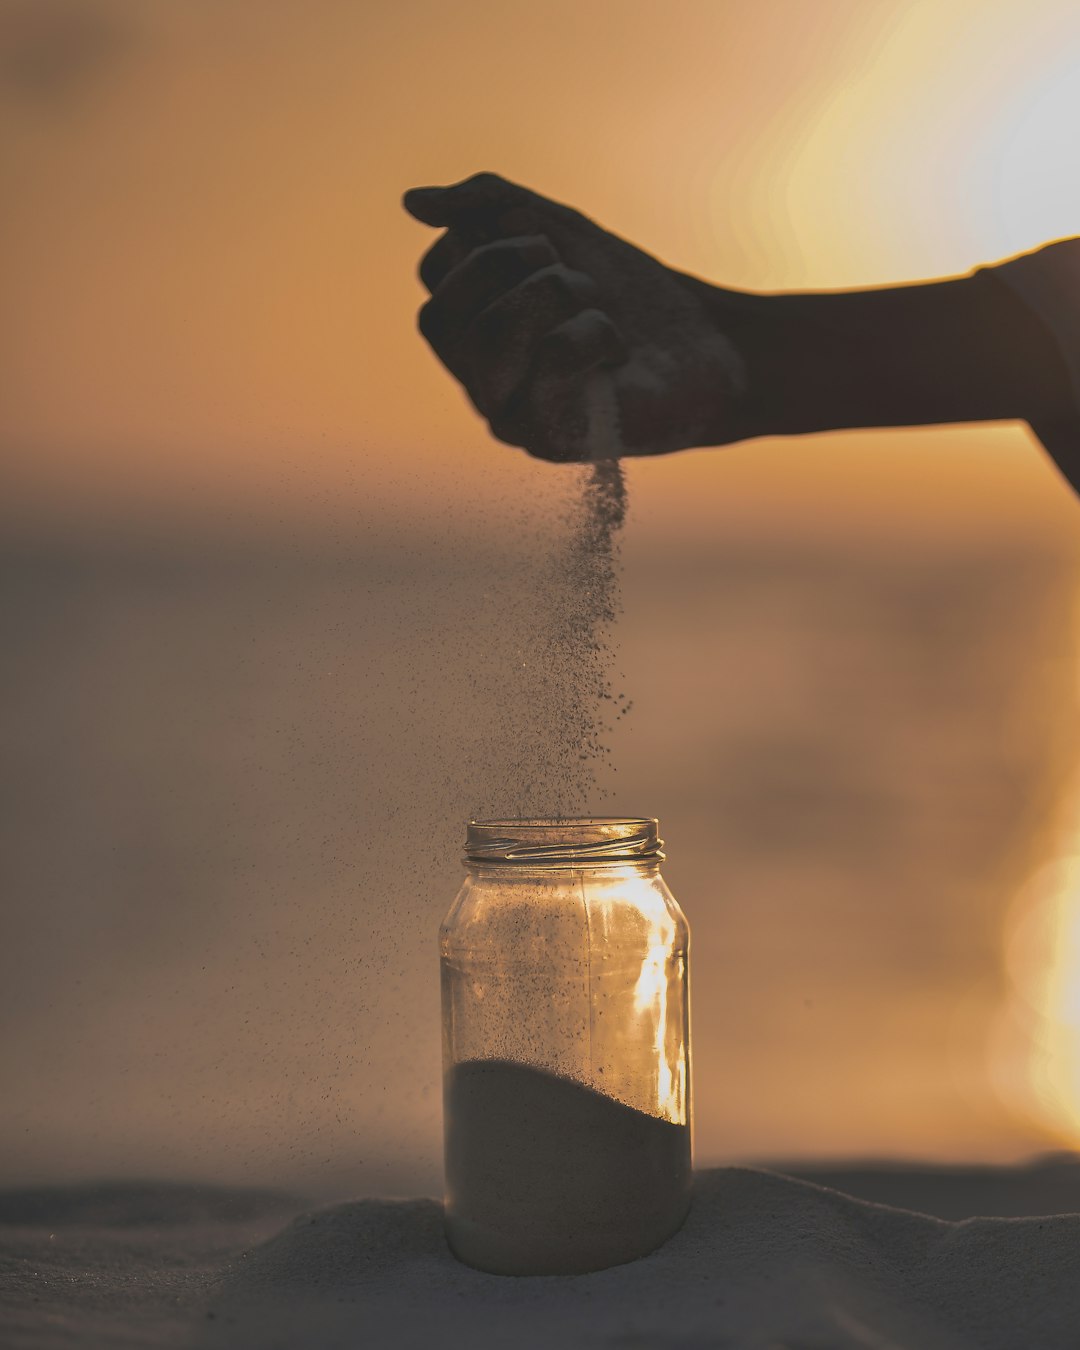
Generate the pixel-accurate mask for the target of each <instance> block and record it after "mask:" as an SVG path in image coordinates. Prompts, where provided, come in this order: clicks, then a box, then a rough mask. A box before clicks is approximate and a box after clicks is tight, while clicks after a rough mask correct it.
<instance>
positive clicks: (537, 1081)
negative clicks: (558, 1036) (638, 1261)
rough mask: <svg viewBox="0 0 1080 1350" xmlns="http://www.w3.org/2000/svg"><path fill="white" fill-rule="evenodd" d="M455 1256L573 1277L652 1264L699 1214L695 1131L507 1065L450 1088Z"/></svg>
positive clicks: (469, 1072)
mask: <svg viewBox="0 0 1080 1350" xmlns="http://www.w3.org/2000/svg"><path fill="white" fill-rule="evenodd" d="M445 1111H446V1222H447V1236H448V1238H449V1241H450V1245H451V1247H452V1248H453V1250H454V1252H455V1254H456V1255H457V1256H458V1257H460V1258H461V1259H462V1260H463V1261H466V1262H467V1263H468V1264H469V1265H473V1266H478V1267H479V1268H480V1269H481V1270H487V1271H492V1272H494V1273H496V1274H504V1275H522V1274H529V1275H574V1274H582V1273H584V1272H585V1271H590V1270H601V1269H603V1268H604V1267H606V1266H613V1265H617V1264H620V1263H621V1262H624V1261H632V1260H634V1258H635V1257H639V1256H644V1255H645V1254H646V1253H647V1252H650V1251H653V1250H655V1248H656V1247H658V1246H660V1244H661V1243H663V1242H665V1241H666V1240H667V1239H668V1238H669V1237H671V1235H672V1234H673V1233H675V1232H676V1231H677V1230H678V1229H679V1227H680V1226H681V1224H682V1222H683V1220H684V1219H685V1217H686V1214H687V1210H688V1209H689V1206H690V1185H691V1171H690V1130H689V1127H688V1126H686V1125H676V1124H674V1123H673V1122H671V1121H669V1120H663V1119H661V1118H660V1117H659V1116H652V1115H648V1114H646V1113H645V1112H644V1111H638V1110H635V1109H634V1108H633V1107H631V1106H626V1105H624V1104H623V1103H622V1102H618V1101H615V1100H614V1099H613V1098H611V1097H607V1096H605V1095H604V1094H602V1093H600V1092H596V1091H594V1090H593V1089H592V1088H588V1087H585V1086H583V1085H582V1084H580V1083H575V1082H572V1081H571V1080H570V1079H568V1078H560V1077H556V1076H555V1075H554V1074H550V1073H545V1072H543V1071H542V1070H539V1069H533V1068H528V1067H526V1066H525V1065H523V1064H511V1063H509V1062H507V1061H505V1060H495V1059H486V1060H469V1061H466V1062H465V1063H463V1064H458V1065H456V1066H455V1067H454V1068H453V1070H452V1071H451V1072H450V1074H449V1076H448V1079H447V1083H446V1095H445Z"/></svg>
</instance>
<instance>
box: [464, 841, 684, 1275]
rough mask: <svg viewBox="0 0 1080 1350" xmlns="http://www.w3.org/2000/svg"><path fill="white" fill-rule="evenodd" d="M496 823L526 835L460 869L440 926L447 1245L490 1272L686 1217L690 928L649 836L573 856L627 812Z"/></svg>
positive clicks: (560, 1263) (593, 1253)
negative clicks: (637, 850) (602, 817)
mask: <svg viewBox="0 0 1080 1350" xmlns="http://www.w3.org/2000/svg"><path fill="white" fill-rule="evenodd" d="M647 823H648V824H649V825H650V826H651V827H652V837H653V843H654V844H655V843H656V840H655V822H647ZM499 824H500V825H502V826H503V827H504V829H506V830H507V831H508V833H507V834H506V839H505V840H503V841H500V842H507V841H514V840H519V839H520V838H521V836H522V835H524V840H525V842H524V844H523V845H519V846H518V847H517V849H516V851H515V850H513V849H508V850H507V851H508V852H511V853H513V856H512V857H507V858H505V859H501V858H499V857H498V856H490V855H489V856H483V857H481V858H475V857H474V858H473V859H472V860H471V861H470V862H469V864H468V865H469V876H468V879H467V880H466V882H465V884H464V886H463V887H462V889H461V891H460V893H459V894H458V896H457V899H456V900H455V902H454V904H453V906H452V908H451V910H450V913H449V914H448V915H447V918H446V920H445V922H444V923H443V926H442V929H441V931H440V948H441V958H442V993H443V1070H444V1121H445V1144H446V1153H445V1161H446V1187H445V1212H446V1230H447V1238H448V1241H449V1243H450V1246H451V1248H452V1250H453V1251H454V1252H455V1254H456V1255H457V1256H458V1257H459V1258H460V1259H462V1260H463V1261H465V1262H467V1263H468V1264H470V1265H474V1266H477V1267H479V1268H480V1269H483V1270H489V1271H494V1272H496V1273H500V1274H577V1273H582V1272H584V1271H588V1270H599V1269H602V1268H604V1267H606V1266H611V1265H616V1264H619V1263H620V1262H623V1261H629V1260H632V1259H634V1258H635V1257H638V1256H642V1255H645V1254H646V1253H647V1252H649V1251H652V1250H654V1249H655V1248H656V1247H658V1246H659V1245H660V1244H661V1243H662V1242H664V1241H665V1240H666V1239H667V1238H668V1237H670V1236H671V1235H672V1234H673V1233H674V1232H676V1231H677V1230H678V1228H679V1227H680V1226H681V1224H682V1222H683V1220H684V1219H685V1217H686V1213H687V1211H688V1209H689V1204H690V1191H691V1181H692V1177H691V1151H690V1060H689V987H688V983H689V982H688V957H689V929H688V926H687V923H686V919H685V917H684V916H683V914H682V911H681V910H680V909H679V906H678V905H677V904H676V902H675V900H674V898H673V896H672V895H671V893H670V891H669V890H668V889H667V887H666V885H665V884H664V881H663V879H662V877H661V876H660V870H659V859H658V856H657V850H656V849H655V848H654V849H653V850H652V852H651V853H650V852H648V851H646V852H644V854H639V855H635V854H633V853H626V852H624V853H623V854H622V855H620V853H619V847H620V841H619V839H618V838H616V839H615V840H614V843H613V844H612V846H611V847H610V848H609V849H608V850H607V852H606V853H605V852H604V849H603V846H602V845H601V848H600V851H599V855H598V853H597V852H596V851H593V852H590V851H589V846H590V841H592V840H593V838H594V837H595V835H596V833H597V827H598V826H609V827H610V826H616V825H618V826H625V825H627V824H633V825H635V826H640V825H641V824H642V822H629V823H628V822H596V821H588V822H558V824H557V825H555V824H549V823H545V822H500V823H499ZM530 827H531V834H530ZM541 830H543V831H546V832H547V836H548V837H549V838H550V837H551V836H552V835H554V836H555V843H554V844H549V843H548V844H541V845H539V846H535V847H531V845H535V837H536V835H537V832H538V831H541ZM615 833H616V834H617V833H618V832H617V831H615ZM624 833H625V831H624ZM639 833H640V831H639ZM564 837H568V838H569V840H570V843H569V845H568V846H567V847H565V848H563V849H562V850H561V851H560V848H559V844H560V841H561V840H562V839H563V838H564ZM582 839H584V840H585V842H584V844H581V843H580V841H581V840H582ZM574 841H579V847H577V848H575V847H574V846H573V845H574ZM538 849H539V851H538Z"/></svg>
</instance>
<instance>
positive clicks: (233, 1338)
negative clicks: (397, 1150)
mask: <svg viewBox="0 0 1080 1350" xmlns="http://www.w3.org/2000/svg"><path fill="white" fill-rule="evenodd" d="M818 1175H819V1176H824V1175H826V1174H824V1173H818ZM827 1175H828V1176H829V1178H830V1180H832V1181H833V1182H835V1183H836V1184H837V1185H844V1184H845V1183H847V1184H849V1185H850V1187H851V1188H852V1189H858V1190H860V1191H861V1192H862V1194H863V1195H873V1194H878V1195H881V1194H888V1195H890V1196H891V1197H893V1198H894V1200H895V1201H897V1202H899V1201H902V1200H903V1199H905V1197H911V1198H912V1199H913V1200H918V1202H919V1203H920V1204H923V1205H925V1206H927V1207H929V1205H930V1204H931V1203H934V1204H936V1207H937V1208H938V1209H939V1210H940V1211H941V1212H943V1213H947V1214H950V1215H952V1216H953V1217H952V1218H951V1219H945V1218H938V1217H931V1216H930V1215H929V1214H920V1213H916V1212H913V1211H912V1210H909V1209H904V1208H900V1207H899V1205H898V1204H893V1205H883V1204H877V1203H873V1202H872V1201H871V1200H867V1199H862V1198H857V1197H856V1196H855V1195H852V1194H845V1193H843V1191H841V1190H837V1189H832V1188H830V1187H826V1186H822V1185H818V1184H815V1183H814V1182H811V1181H807V1180H804V1179H800V1178H796V1177H792V1176H785V1175H781V1174H778V1173H774V1172H768V1171H758V1170H753V1169H743V1168H717V1169H713V1170H709V1171H702V1172H698V1173H697V1175H696V1191H695V1200H694V1205H693V1208H692V1210H691V1213H690V1217H689V1218H688V1220H687V1222H686V1224H685V1226H684V1227H683V1229H682V1230H681V1231H680V1232H679V1233H678V1234H676V1236H675V1237H674V1238H672V1239H671V1240H670V1241H669V1242H668V1243H667V1244H666V1245H665V1246H663V1247H662V1248H661V1249H660V1250H659V1251H657V1252H654V1253H653V1254H652V1255H650V1256H647V1257H644V1258H642V1259H641V1260H638V1261H633V1262H630V1263H629V1264H627V1265H623V1266H618V1267H615V1268H612V1269H610V1270H605V1271H600V1272H597V1273H595V1274H591V1275H582V1276H546V1277H541V1278H524V1279H522V1278H508V1277H504V1276H495V1275H485V1274H482V1273H480V1272H478V1271H475V1270H472V1269H469V1268H468V1267H466V1266H463V1265H461V1264H460V1263H459V1262H457V1261H456V1260H455V1259H454V1258H453V1257H452V1256H451V1255H450V1253H449V1251H448V1250H447V1247H446V1244H445V1241H444V1238H443V1231H442V1210H441V1206H440V1205H439V1204H438V1203H437V1202H436V1201H434V1200H430V1199H415V1200H360V1201H355V1202H352V1203H349V1204H341V1205H334V1206H329V1207H324V1208H318V1209H313V1210H308V1209H305V1208H304V1207H303V1205H302V1203H301V1202H299V1201H296V1200H291V1199H290V1198H289V1197H287V1196H284V1195H278V1194H275V1193H273V1192H267V1191H254V1190H236V1189H210V1188H194V1187H184V1186H153V1185H149V1184H147V1185H132V1184H124V1185H111V1186H110V1185H101V1186H88V1187H80V1188H70V1187H69V1188H63V1189H60V1188H52V1189H50V1188H41V1189H37V1190H34V1191H10V1192H7V1193H6V1194H4V1195H3V1196H0V1272H2V1280H0V1287H2V1298H0V1308H2V1312H0V1343H2V1344H3V1345H4V1346H5V1347H10V1350H54V1348H55V1350H59V1348H60V1347H99V1346H100V1347H102V1348H103V1350H104V1348H105V1347H117V1348H118V1350H119V1348H120V1347H137V1346H146V1347H206V1348H207V1350H213V1347H226V1346H227V1347H230V1350H247V1348H248V1347H250V1348H251V1350H256V1348H258V1350H269V1348H270V1347H280V1348H282V1350H285V1348H286V1347H294V1346H295V1347H297V1350H299V1348H300V1347H303V1348H304V1350H338V1347H340V1348H341V1350H344V1348H345V1347H350V1348H352V1347H356V1346H361V1345H362V1346H365V1347H383V1346H385V1347H387V1348H388V1350H389V1348H390V1347H394V1348H395V1350H396V1348H397V1347H400V1348H401V1350H409V1347H429V1346H433V1345H436V1344H437V1345H438V1346H440V1350H454V1347H459V1346H460V1347H466V1346H467V1347H470V1350H472V1348H474V1347H485V1346H491V1347H495V1346H498V1347H506V1346H514V1347H525V1348H526V1350H527V1348H528V1347H537V1348H538V1350H539V1347H544V1350H547V1347H550V1346H560V1347H567V1350H571V1348H572V1347H578V1346H581V1347H586V1346H588V1347H596V1346H611V1347H622V1348H624V1350H630V1348H631V1347H654V1346H655V1347H678V1348H679V1350H689V1347H695V1350H696V1348H697V1347H705V1346H709V1347H724V1350H744V1348H745V1350H776V1348H777V1347H781V1346H782V1347H785V1350H795V1348H796V1347H798V1350H811V1348H812V1350H826V1347H827V1348H828V1350H849V1348H851V1350H854V1347H859V1348H860V1350H1022V1348H1023V1350H1026V1347H1036V1346H1037V1347H1039V1350H1075V1347H1076V1345H1077V1343H1078V1332H1080V1281H1078V1280H1077V1278H1076V1269H1077V1255H1076V1253H1077V1250H1078V1249H1080V1164H1078V1163H1077V1162H1075V1161H1072V1160H1057V1161H1055V1160H1052V1159H1051V1160H1047V1161H1044V1162H1041V1163H1038V1164H1033V1165H1032V1166H1030V1167H1026V1168H1016V1169H1007V1168H969V1169H947V1168H942V1169H926V1168H921V1169H904V1168H899V1169H897V1168H873V1167H867V1168H860V1169H852V1170H848V1171H840V1170H833V1171H832V1172H830V1173H828V1174H827ZM1025 1200H1027V1201H1030V1202H1031V1203H1033V1204H1037V1205H1039V1206H1040V1207H1042V1208H1044V1209H1047V1208H1053V1209H1055V1210H1056V1211H1060V1212H1057V1213H1055V1214H1054V1215H1044V1216H1043V1217H1037V1218H1018V1217H974V1216H975V1215H979V1214H983V1215H990V1216H993V1215H995V1213H996V1212H997V1211H1001V1212H1002V1213H1003V1214H1007V1215H1015V1214H1016V1212H1017V1210H1018V1208H1022V1207H1023V1206H1024V1203H1025ZM1070 1210H1072V1211H1076V1212H1068V1211H1070ZM961 1214H963V1215H967V1216H969V1217H964V1218H958V1217H957V1216H958V1215H961Z"/></svg>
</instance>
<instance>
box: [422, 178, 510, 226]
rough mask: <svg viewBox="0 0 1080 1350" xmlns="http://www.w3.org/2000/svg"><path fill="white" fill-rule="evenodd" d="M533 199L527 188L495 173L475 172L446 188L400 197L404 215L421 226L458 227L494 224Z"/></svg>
mask: <svg viewBox="0 0 1080 1350" xmlns="http://www.w3.org/2000/svg"><path fill="white" fill-rule="evenodd" d="M532 200H534V198H533V194H532V193H531V192H530V191H529V190H528V188H523V187H520V186H519V185H518V184H517V183H511V182H509V181H508V180H507V179H505V178H500V177H499V175H498V174H496V173H475V174H473V175H472V177H471V178H466V179H464V180H463V181H462V182H460V183H453V184H451V185H450V186H449V187H419V188H410V190H409V191H408V192H406V193H405V195H404V197H403V198H402V205H403V206H404V207H405V210H406V211H408V213H409V214H410V215H411V216H413V217H415V218H416V219H417V220H419V221H422V222H423V223H424V224H425V225H434V226H440V225H446V226H449V225H462V224H472V223H480V222H483V221H484V220H485V219H487V220H488V221H492V222H493V221H494V218H495V216H497V215H498V214H500V213H501V212H503V211H508V210H510V209H511V208H513V207H520V206H524V205H525V204H526V203H528V202H530V201H532Z"/></svg>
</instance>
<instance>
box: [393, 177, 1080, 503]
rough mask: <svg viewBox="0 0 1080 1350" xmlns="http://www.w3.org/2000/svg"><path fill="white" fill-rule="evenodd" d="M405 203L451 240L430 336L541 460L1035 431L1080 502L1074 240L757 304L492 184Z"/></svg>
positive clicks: (423, 318) (522, 192) (1079, 300)
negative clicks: (913, 281)
mask: <svg viewBox="0 0 1080 1350" xmlns="http://www.w3.org/2000/svg"><path fill="white" fill-rule="evenodd" d="M405 206H406V209H407V210H408V211H409V212H410V213H411V214H412V215H414V216H415V217H416V218H417V219H418V220H421V221H423V222H424V223H425V224H427V225H432V226H435V227H445V231H446V232H445V233H444V234H443V235H441V236H440V237H439V239H437V240H436V241H435V243H434V245H433V246H432V247H431V248H430V249H429V250H428V252H427V253H426V254H425V256H424V258H423V261H422V262H421V264H420V278H421V281H422V282H423V283H424V285H425V286H426V287H427V289H428V290H429V291H430V292H431V298H430V299H429V300H428V301H427V303H426V304H425V305H423V307H422V308H421V310H420V317H419V326H420V331H421V333H422V334H423V336H424V337H425V338H426V339H427V341H428V343H429V344H430V345H431V347H432V349H433V350H434V351H435V353H436V355H438V356H439V358H440V360H441V361H442V362H443V364H444V365H445V366H446V367H447V369H448V370H449V371H450V372H451V373H452V374H453V375H454V376H455V377H456V378H457V380H458V381H459V382H460V383H461V385H462V386H463V388H464V389H465V392H466V393H467V394H468V396H469V398H470V400H471V401H472V403H473V406H474V407H475V408H476V409H477V411H478V412H479V413H480V414H481V415H482V416H483V417H484V418H485V419H486V420H487V422H488V425H489V427H490V428H491V431H492V434H493V435H494V436H496V437H497V438H498V439H499V440H502V441H505V442H506V443H507V444H510V445H518V446H522V447H523V448H524V449H526V450H527V451H528V452H529V453H530V454H532V455H536V456H538V457H540V458H543V459H552V460H571V461H573V460H582V459H585V458H588V457H589V456H592V455H607V456H613V457H622V456H624V455H656V454H666V453H669V452H671V451H673V450H682V449H689V448H691V447H694V446H709V445H726V444H730V443H731V442H733V441H739V440H746V439H748V438H751V437H757V436H774V435H784V436H795V435H805V434H807V433H812V432H819V431H837V430H841V429H845V428H854V427H866V428H872V427H896V426H924V425H933V424H941V423H957V422H992V421H999V420H1007V421H1017V420H1023V421H1026V422H1028V423H1029V424H1031V425H1032V427H1033V428H1034V429H1035V430H1036V433H1037V434H1038V435H1039V436H1040V439H1042V441H1043V443H1044V444H1045V445H1046V446H1047V448H1048V449H1049V450H1050V451H1051V453H1052V454H1053V455H1054V457H1055V459H1056V460H1057V462H1058V464H1059V466H1060V467H1061V468H1062V470H1063V471H1064V472H1065V474H1066V475H1067V476H1068V477H1069V478H1070V480H1071V481H1072V483H1073V484H1074V486H1076V487H1077V489H1078V490H1080V412H1078V406H1080V404H1078V400H1077V399H1076V398H1075V397H1074V393H1073V389H1072V387H1071V385H1070V369H1069V360H1068V359H1066V356H1065V355H1063V338H1062V335H1063V333H1066V329H1068V328H1069V324H1070V323H1071V324H1072V325H1073V327H1075V341H1073V340H1071V339H1070V338H1068V335H1067V334H1066V338H1065V348H1066V349H1067V351H1068V352H1069V353H1071V354H1072V358H1074V365H1075V369H1074V370H1073V372H1072V374H1073V376H1074V378H1075V379H1076V381H1077V388H1080V240H1069V241H1064V242H1062V243H1058V244H1052V245H1050V246H1048V248H1046V249H1043V250H1040V251H1039V252H1038V253H1036V254H1033V255H1029V256H1027V257H1024V258H1018V259H1012V260H1010V261H1009V262H1006V263H1003V264H1000V265H998V266H997V267H986V268H980V269H979V270H978V271H976V272H974V273H972V274H971V275H969V276H965V277H957V278H953V279H949V280H943V281H934V282H929V283H926V284H918V285H905V286H895V287H885V288H882V289H875V290H858V291H835V292H820V293H818V292H807V293H800V294H782V295H764V294H757V293H753V292H746V291H734V290H729V289H725V288H724V287H720V286H714V285H712V284H710V283H709V282H706V281H703V280H701V279H700V278H697V277H692V276H689V275H687V274H686V273H683V272H679V271H677V270H676V269H674V268H671V267H668V266H667V265H666V264H664V263H662V262H661V261H660V260H659V259H657V258H655V257H653V256H652V255H650V254H648V253H645V252H644V251H643V250H641V249H639V248H637V247H636V246H635V245H633V244H631V243H629V242H628V241H627V240H624V239H621V238H619V237H618V236H617V235H614V234H612V233H610V232H609V231H607V230H605V229H603V228H602V227H601V226H599V225H597V224H596V223H595V222H594V221H592V220H589V219H588V218H587V217H586V216H583V215H581V213H580V212H577V211H574V210H573V209H571V208H570V207H567V206H563V205H561V204H560V203H558V202H553V201H551V200H550V199H549V198H546V197H542V196H540V195H539V194H537V193H534V192H531V191H530V190H529V189H527V188H524V187H521V186H520V185H518V184H516V183H511V182H508V181H507V180H506V179H504V178H500V177H499V176H498V175H495V174H477V175H475V176H474V177H472V178H469V179H466V180H465V181H463V182H461V183H456V184H454V185H452V186H450V187H447V188H420V189H413V190H412V191H410V192H408V193H406V194H405ZM1070 268H1071V269H1072V271H1071V272H1070ZM1073 273H1075V275H1073ZM1062 315H1064V316H1065V319H1064V320H1063V319H1062V317H1061V316H1062ZM1071 331H1072V329H1069V332H1071ZM600 396H602V397H600ZM601 403H602V405H603V416H601V415H600V413H599V411H598V409H599V407H600V404H601ZM598 427H601V428H603V430H602V431H601V433H600V434H597V428H598Z"/></svg>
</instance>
